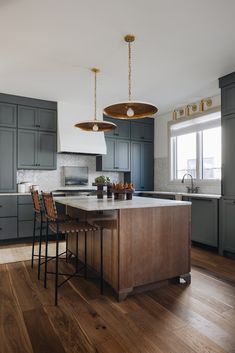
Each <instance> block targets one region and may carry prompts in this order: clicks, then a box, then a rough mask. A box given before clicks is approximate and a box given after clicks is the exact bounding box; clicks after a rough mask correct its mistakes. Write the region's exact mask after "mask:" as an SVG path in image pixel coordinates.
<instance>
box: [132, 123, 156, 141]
mask: <svg viewBox="0 0 235 353" xmlns="http://www.w3.org/2000/svg"><path fill="white" fill-rule="evenodd" d="M153 138H154V128H153V126H152V125H150V124H144V123H140V122H131V139H132V140H142V141H153Z"/></svg>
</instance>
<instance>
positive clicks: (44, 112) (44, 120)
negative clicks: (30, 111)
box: [38, 109, 57, 132]
mask: <svg viewBox="0 0 235 353" xmlns="http://www.w3.org/2000/svg"><path fill="white" fill-rule="evenodd" d="M38 121H39V130H44V131H52V132H56V126H57V114H56V111H55V110H49V109H39V110H38Z"/></svg>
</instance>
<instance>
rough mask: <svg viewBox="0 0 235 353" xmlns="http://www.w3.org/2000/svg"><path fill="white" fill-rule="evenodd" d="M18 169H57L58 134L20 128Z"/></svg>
mask: <svg viewBox="0 0 235 353" xmlns="http://www.w3.org/2000/svg"><path fill="white" fill-rule="evenodd" d="M18 169H56V134H55V133H50V132H38V131H33V130H19V131H18Z"/></svg>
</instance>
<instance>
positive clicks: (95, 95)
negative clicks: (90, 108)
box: [94, 71, 97, 120]
mask: <svg viewBox="0 0 235 353" xmlns="http://www.w3.org/2000/svg"><path fill="white" fill-rule="evenodd" d="M94 73H95V87H94V117H95V119H94V120H96V85H97V84H96V73H97V72H96V71H95V72H94Z"/></svg>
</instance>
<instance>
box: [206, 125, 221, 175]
mask: <svg viewBox="0 0 235 353" xmlns="http://www.w3.org/2000/svg"><path fill="white" fill-rule="evenodd" d="M202 134H203V140H202V141H203V142H202V143H203V145H202V146H203V148H202V179H221V127H216V128H214V129H208V130H204V131H203V132H202Z"/></svg>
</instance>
